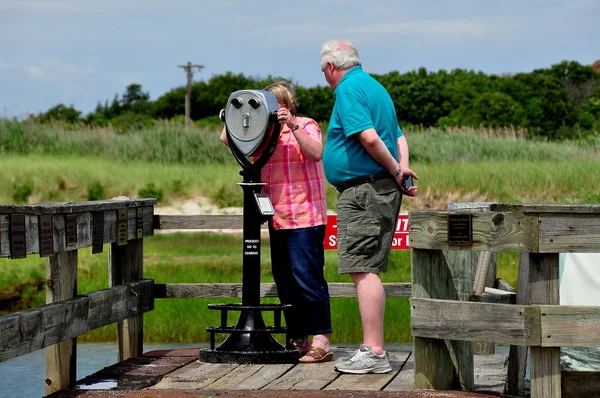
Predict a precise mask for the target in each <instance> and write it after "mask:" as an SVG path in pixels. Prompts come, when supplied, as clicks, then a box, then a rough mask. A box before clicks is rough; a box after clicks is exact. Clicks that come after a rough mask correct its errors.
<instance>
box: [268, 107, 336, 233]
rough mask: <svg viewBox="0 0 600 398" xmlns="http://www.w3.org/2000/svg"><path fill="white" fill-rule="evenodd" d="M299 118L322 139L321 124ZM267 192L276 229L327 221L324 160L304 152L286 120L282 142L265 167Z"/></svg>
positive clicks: (305, 130) (303, 126)
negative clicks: (311, 158) (312, 159)
mask: <svg viewBox="0 0 600 398" xmlns="http://www.w3.org/2000/svg"><path fill="white" fill-rule="evenodd" d="M296 122H297V123H298V124H299V125H300V128H301V129H302V130H303V131H301V132H300V134H308V135H309V136H310V137H312V138H314V139H315V140H319V142H320V141H321V128H320V127H319V125H318V124H317V122H315V121H314V120H312V119H309V118H305V117H297V118H296ZM261 180H262V182H264V183H266V184H267V185H266V186H265V187H264V188H263V193H265V194H267V195H269V198H270V199H271V202H272V203H273V207H274V208H275V215H274V216H273V218H272V219H271V225H272V226H273V228H274V229H294V228H307V227H315V226H317V225H323V224H326V223H327V204H326V202H325V176H324V174H323V164H322V163H321V162H320V161H319V162H313V161H310V160H308V159H306V157H305V156H304V154H303V153H302V150H301V149H300V145H299V144H298V141H297V140H296V137H294V134H293V133H292V132H291V131H290V129H289V128H288V127H287V126H286V125H285V124H283V125H282V130H281V135H280V136H279V143H278V144H277V147H276V148H275V151H274V152H273V155H272V156H271V158H270V159H269V161H268V162H267V164H266V165H265V167H263V169H262V174H261Z"/></svg>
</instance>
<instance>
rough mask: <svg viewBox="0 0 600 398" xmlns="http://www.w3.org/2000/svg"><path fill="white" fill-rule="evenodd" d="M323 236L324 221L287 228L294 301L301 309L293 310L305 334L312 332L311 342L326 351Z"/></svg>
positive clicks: (327, 309)
mask: <svg viewBox="0 0 600 398" xmlns="http://www.w3.org/2000/svg"><path fill="white" fill-rule="evenodd" d="M324 237H325V226H324V225H322V226H318V227H310V228H299V229H294V230H290V231H289V239H288V250H289V257H290V263H291V273H292V275H293V278H294V282H295V284H296V292H297V297H296V299H295V301H297V302H298V306H299V309H300V311H297V312H296V314H297V316H298V317H297V318H296V320H297V321H298V327H299V328H300V330H301V331H302V332H303V333H304V334H307V335H314V336H315V337H314V339H313V345H315V346H317V347H320V348H323V349H325V350H326V351H329V350H330V349H331V347H330V346H329V334H330V333H331V312H330V304H329V289H328V287H327V282H326V281H325V275H324V270H323V267H324V265H325V254H324V248H323V239H324Z"/></svg>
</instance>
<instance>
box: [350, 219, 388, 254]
mask: <svg viewBox="0 0 600 398" xmlns="http://www.w3.org/2000/svg"><path fill="white" fill-rule="evenodd" d="M346 231H347V232H346V234H347V248H348V249H347V252H348V253H350V254H374V253H377V252H378V251H379V246H380V244H379V242H380V240H379V233H380V231H381V228H380V226H379V225H377V224H371V223H368V222H365V221H364V220H363V221H359V222H353V223H349V224H348V228H347V230H346Z"/></svg>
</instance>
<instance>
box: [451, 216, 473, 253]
mask: <svg viewBox="0 0 600 398" xmlns="http://www.w3.org/2000/svg"><path fill="white" fill-rule="evenodd" d="M448 244H449V245H461V246H470V245H472V244H473V216H472V215H471V214H468V213H465V214H448Z"/></svg>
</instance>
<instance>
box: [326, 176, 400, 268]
mask: <svg viewBox="0 0 600 398" xmlns="http://www.w3.org/2000/svg"><path fill="white" fill-rule="evenodd" d="M401 204H402V193H401V192H400V188H399V187H398V184H397V183H396V181H395V180H394V179H392V178H391V176H390V178H385V179H382V180H378V181H375V182H372V183H365V184H361V185H357V186H355V187H352V188H348V189H346V190H344V191H343V192H342V193H340V196H339V197H338V201H337V234H338V236H337V243H338V273H339V274H348V273H352V272H371V273H381V272H386V271H387V266H388V259H389V256H390V250H391V249H392V239H393V237H394V230H395V228H396V223H397V221H398V213H399V212H400V205H401Z"/></svg>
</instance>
